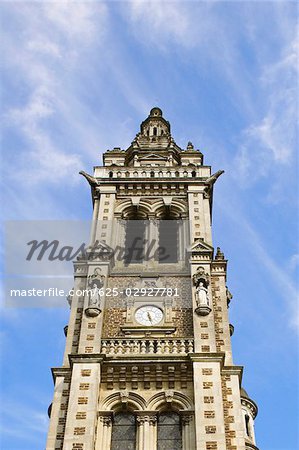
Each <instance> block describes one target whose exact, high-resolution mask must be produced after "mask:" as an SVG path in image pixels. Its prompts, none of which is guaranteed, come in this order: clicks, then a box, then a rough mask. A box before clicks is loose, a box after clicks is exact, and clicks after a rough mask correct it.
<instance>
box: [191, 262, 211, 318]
mask: <svg viewBox="0 0 299 450" xmlns="http://www.w3.org/2000/svg"><path fill="white" fill-rule="evenodd" d="M193 284H194V285H195V288H196V294H195V300H196V305H197V308H196V309H195V312H196V314H198V315H200V316H206V315H207V314H209V313H210V312H211V308H210V299H209V295H208V286H209V284H210V280H209V274H208V273H206V272H205V269H204V267H202V266H199V267H198V269H197V272H196V273H195V274H194V275H193Z"/></svg>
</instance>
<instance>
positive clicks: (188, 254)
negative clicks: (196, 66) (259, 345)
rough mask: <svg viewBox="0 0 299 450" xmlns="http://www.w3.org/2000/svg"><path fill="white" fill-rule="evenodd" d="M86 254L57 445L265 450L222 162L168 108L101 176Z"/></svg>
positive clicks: (58, 408)
mask: <svg viewBox="0 0 299 450" xmlns="http://www.w3.org/2000/svg"><path fill="white" fill-rule="evenodd" d="M80 173H81V174H82V175H83V176H84V178H85V179H86V180H87V182H88V183H89V185H90V188H91V196H92V201H93V220H92V227H91V239H90V244H89V246H88V247H87V248H86V249H85V251H84V252H83V253H82V254H81V255H80V256H79V257H78V258H77V259H76V261H75V262H74V290H73V296H72V297H70V298H69V299H68V300H69V303H70V319H69V324H68V326H67V327H66V329H65V332H66V346H65V354H64V360H63V364H62V366H61V367H59V368H53V369H52V373H53V378H54V382H55V391H54V399H53V403H52V405H51V407H50V408H49V415H50V425H49V433H48V440H47V447H46V448H47V450H120V449H122V450H135V449H136V450H224V449H226V450H249V449H256V448H257V447H256V446H255V436H254V419H255V417H256V415H257V406H256V404H255V403H254V401H253V400H251V399H250V398H249V396H248V395H247V393H246V391H245V390H244V388H243V387H242V371H243V368H242V367H241V366H237V365H235V364H234V363H233V359H232V349H231V336H232V334H233V331H234V327H233V326H232V325H231V324H230V323H229V318H228V308H229V304H230V302H231V299H232V295H231V293H230V291H229V289H228V287H227V284H226V270H227V260H226V259H225V257H224V254H223V252H222V251H221V250H220V248H219V247H217V249H216V250H215V249H214V247H213V243H212V234H211V216H212V203H213V190H214V185H215V183H216V181H217V179H218V178H219V177H220V176H221V175H222V173H223V171H221V170H220V171H218V172H216V173H212V172H211V168H210V166H207V165H204V157H203V154H202V153H201V152H200V151H199V150H197V149H195V148H194V146H193V145H192V143H191V142H189V143H188V145H187V147H186V149H182V148H180V147H179V146H178V145H177V144H176V143H175V141H174V139H173V137H172V135H171V130H170V124H169V122H168V121H167V120H165V118H164V117H163V114H162V111H161V109H159V108H153V109H152V110H151V111H150V114H149V116H148V117H147V118H146V119H145V120H144V121H143V122H142V123H141V126H140V131H139V133H138V134H137V135H136V137H135V138H134V140H133V141H132V143H131V145H130V146H129V148H127V149H126V150H122V149H121V148H119V147H116V148H114V149H112V150H107V151H106V152H105V153H104V155H103V166H96V167H95V168H94V172H93V175H89V174H87V173H85V172H80Z"/></svg>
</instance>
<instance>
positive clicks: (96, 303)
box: [85, 267, 105, 317]
mask: <svg viewBox="0 0 299 450" xmlns="http://www.w3.org/2000/svg"><path fill="white" fill-rule="evenodd" d="M104 280H105V277H104V275H102V274H101V269H100V268H99V267H96V268H95V269H94V272H93V274H92V275H90V276H89V277H88V281H87V286H88V307H87V308H86V310H85V314H86V315H87V316H88V317H96V316H98V315H99V314H100V313H101V312H102V311H101V296H102V295H101V289H102V288H103V286H104Z"/></svg>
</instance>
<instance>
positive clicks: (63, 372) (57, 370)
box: [51, 367, 71, 383]
mask: <svg viewBox="0 0 299 450" xmlns="http://www.w3.org/2000/svg"><path fill="white" fill-rule="evenodd" d="M51 372H52V377H53V380H54V383H55V381H56V378H57V377H64V378H65V377H66V376H69V375H70V374H71V368H70V367H52V369H51Z"/></svg>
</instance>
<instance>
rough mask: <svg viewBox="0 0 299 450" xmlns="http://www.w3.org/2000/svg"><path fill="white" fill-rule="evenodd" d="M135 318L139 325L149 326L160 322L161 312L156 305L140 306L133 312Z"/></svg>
mask: <svg viewBox="0 0 299 450" xmlns="http://www.w3.org/2000/svg"><path fill="white" fill-rule="evenodd" d="M135 319H136V321H137V322H138V323H140V324H141V325H146V326H147V327H150V326H152V325H157V324H158V323H159V322H161V320H162V319H163V312H162V310H161V309H160V308H158V307H157V306H152V305H149V306H141V307H140V308H138V309H137V311H136V312H135Z"/></svg>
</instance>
